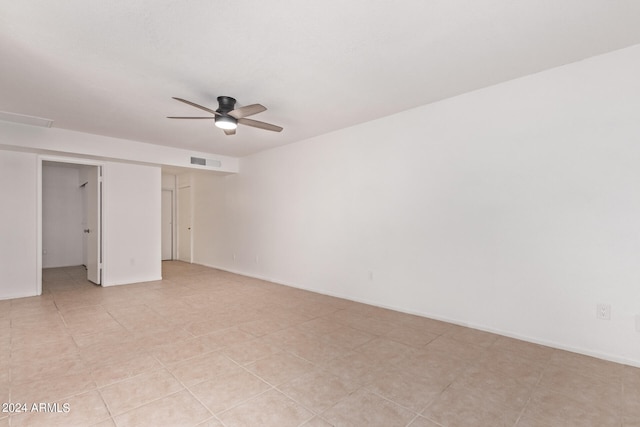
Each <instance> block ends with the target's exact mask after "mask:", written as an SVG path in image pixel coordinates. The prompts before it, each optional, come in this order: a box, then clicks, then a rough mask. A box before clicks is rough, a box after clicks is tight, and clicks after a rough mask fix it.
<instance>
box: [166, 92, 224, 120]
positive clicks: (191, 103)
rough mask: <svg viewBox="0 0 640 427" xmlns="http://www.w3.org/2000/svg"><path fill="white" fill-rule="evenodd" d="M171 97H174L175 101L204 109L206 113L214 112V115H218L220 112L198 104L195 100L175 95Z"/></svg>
mask: <svg viewBox="0 0 640 427" xmlns="http://www.w3.org/2000/svg"><path fill="white" fill-rule="evenodd" d="M172 98H173V99H175V100H176V101H180V102H184V103H185V104H189V105H191V106H192V107H196V108H199V109H201V110H204V111H206V112H208V113H211V114H215V115H216V116H219V115H220V113H218V112H217V111H215V110H212V109H211V108H207V107H203V106H202V105H198V104H196V103H195V102H191V101H187V100H186V99H182V98H176V97H175V96H172Z"/></svg>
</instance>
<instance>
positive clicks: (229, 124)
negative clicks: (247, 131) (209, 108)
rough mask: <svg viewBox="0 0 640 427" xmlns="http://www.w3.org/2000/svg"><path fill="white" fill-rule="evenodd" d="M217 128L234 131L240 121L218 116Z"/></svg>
mask: <svg viewBox="0 0 640 427" xmlns="http://www.w3.org/2000/svg"><path fill="white" fill-rule="evenodd" d="M216 127H219V128H220V129H225V130H232V129H235V128H237V127H238V120H236V119H234V118H233V117H229V116H216Z"/></svg>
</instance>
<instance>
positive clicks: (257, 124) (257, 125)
mask: <svg viewBox="0 0 640 427" xmlns="http://www.w3.org/2000/svg"><path fill="white" fill-rule="evenodd" d="M238 123H242V124H243V125H246V126H251V127H254V128H258V129H264V130H271V131H273V132H280V131H281V130H282V128H281V127H280V126H276V125H272V124H270V123H265V122H259V121H257V120H251V119H238Z"/></svg>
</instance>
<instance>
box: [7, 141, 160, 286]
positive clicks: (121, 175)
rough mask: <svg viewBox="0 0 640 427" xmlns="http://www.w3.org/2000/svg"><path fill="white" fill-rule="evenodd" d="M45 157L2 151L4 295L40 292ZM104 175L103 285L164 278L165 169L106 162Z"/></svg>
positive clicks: (49, 157) (49, 158)
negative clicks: (42, 167)
mask: <svg viewBox="0 0 640 427" xmlns="http://www.w3.org/2000/svg"><path fill="white" fill-rule="evenodd" d="M47 159H48V160H51V159H52V157H51V156H48V157H47ZM61 160H62V159H61ZM40 161H41V160H40V157H39V156H38V154H34V153H22V152H13V151H6V150H0V195H1V197H2V198H3V202H2V205H1V206H2V208H1V209H0V236H1V238H0V299H7V298H18V297H26V296H33V295H37V294H38V277H39V275H38V245H39V243H38V235H37V229H38V215H37V210H38V197H39V196H40V195H39V194H38V164H39V162H40ZM103 176H104V186H103V188H104V195H103V201H104V210H103V231H104V235H103V239H104V242H103V245H104V254H103V255H104V257H103V259H104V272H103V273H104V275H103V286H111V285H120V284H126V283H136V282H144V281H152V280H159V279H160V278H161V269H162V266H161V261H160V248H161V245H160V197H161V185H162V184H161V170H160V168H159V167H155V166H140V165H134V164H126V163H117V162H104V163H103Z"/></svg>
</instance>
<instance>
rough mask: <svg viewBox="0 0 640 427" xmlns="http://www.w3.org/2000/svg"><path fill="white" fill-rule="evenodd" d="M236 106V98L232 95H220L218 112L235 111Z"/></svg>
mask: <svg viewBox="0 0 640 427" xmlns="http://www.w3.org/2000/svg"><path fill="white" fill-rule="evenodd" d="M235 108H236V100H235V98H232V97H230V96H219V97H218V109H217V110H216V111H217V112H219V113H221V114H225V113H228V112H229V111H233V110H234V109H235Z"/></svg>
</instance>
